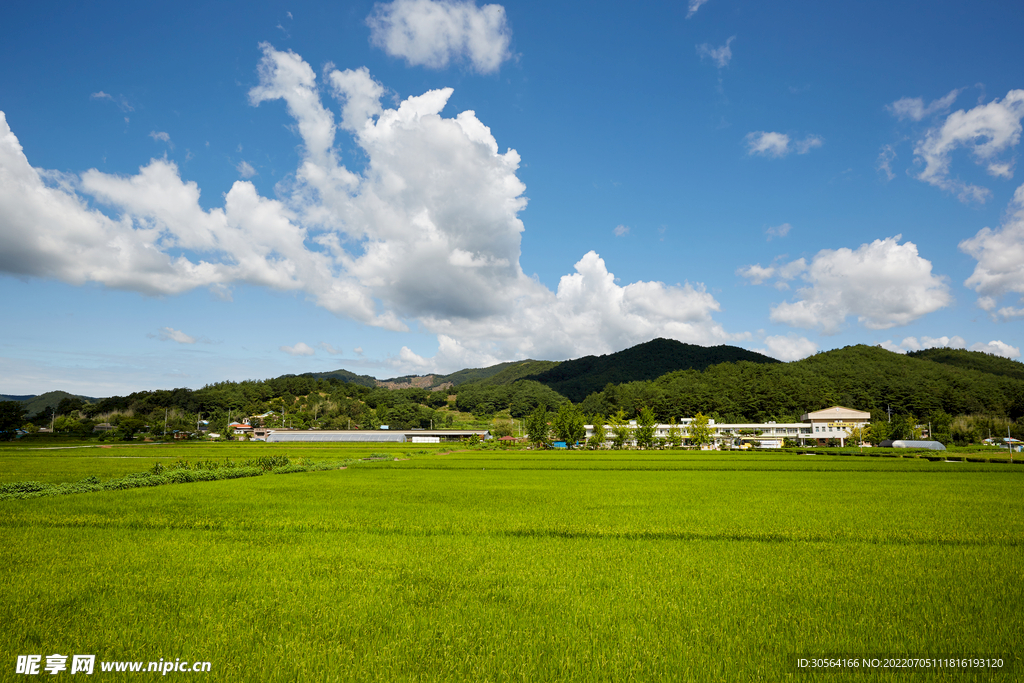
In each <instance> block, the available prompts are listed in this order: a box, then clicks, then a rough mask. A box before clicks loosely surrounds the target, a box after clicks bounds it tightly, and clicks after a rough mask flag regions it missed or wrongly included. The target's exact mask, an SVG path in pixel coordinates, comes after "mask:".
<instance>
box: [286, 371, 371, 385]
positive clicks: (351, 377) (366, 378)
mask: <svg viewBox="0 0 1024 683" xmlns="http://www.w3.org/2000/svg"><path fill="white" fill-rule="evenodd" d="M302 377H310V378H312V379H339V380H341V381H342V382H348V383H349V384H358V385H359V386H362V387H370V388H373V387H375V386H377V378H376V377H371V376H370V375H357V374H356V373H354V372H349V371H348V370H334V371H332V372H306V373H303V374H302Z"/></svg>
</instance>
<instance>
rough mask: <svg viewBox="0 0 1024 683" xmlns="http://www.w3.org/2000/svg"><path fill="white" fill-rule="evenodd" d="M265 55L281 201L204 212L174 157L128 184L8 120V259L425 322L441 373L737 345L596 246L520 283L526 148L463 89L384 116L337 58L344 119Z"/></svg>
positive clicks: (3, 247) (688, 290)
mask: <svg viewBox="0 0 1024 683" xmlns="http://www.w3.org/2000/svg"><path fill="white" fill-rule="evenodd" d="M261 47H262V50H263V58H262V60H261V61H260V64H259V68H258V74H259V83H258V85H256V87H254V88H253V89H252V90H251V92H250V93H249V97H250V102H251V104H252V105H254V106H266V104H267V103H273V102H276V101H283V103H284V105H285V107H286V108H287V111H288V113H289V115H290V116H291V117H293V118H294V120H295V123H296V126H295V130H297V132H298V134H299V136H300V138H301V140H302V146H301V149H300V157H301V158H300V162H299V166H298V168H297V169H296V170H295V172H294V173H293V174H291V175H290V176H289V180H288V181H287V182H282V183H281V184H279V185H278V198H276V199H270V198H267V197H263V196H261V195H260V194H259V192H258V191H257V189H256V187H255V186H254V185H253V184H252V183H251V182H249V181H246V180H239V181H236V182H235V183H234V185H232V187H231V189H230V190H229V191H228V192H227V193H226V194H225V195H224V204H223V206H222V207H217V208H213V209H211V210H204V209H203V208H201V206H200V204H199V198H200V188H199V187H198V186H197V184H196V183H194V182H191V181H186V180H183V179H182V177H181V175H180V172H179V169H178V167H177V166H176V165H175V164H174V163H172V162H170V161H167V160H164V159H153V160H151V161H150V162H149V163H148V164H147V165H145V166H143V167H142V168H140V169H139V172H138V173H137V174H135V175H131V176H121V175H113V174H107V173H102V172H100V171H98V170H89V171H86V172H85V173H82V174H80V175H68V174H60V173H56V172H50V171H44V170H39V169H35V168H33V167H32V166H31V165H30V164H29V162H28V159H27V158H26V157H25V154H24V152H23V151H22V148H21V146H20V144H19V143H18V140H17V138H16V137H15V135H14V133H13V132H12V131H11V130H10V128H9V127H8V125H7V121H6V118H5V117H4V115H3V114H2V113H0V270H2V271H4V272H7V273H12V274H17V275H22V276H37V277H47V278H55V279H59V280H62V281H64V282H68V283H71V284H76V285H78V284H84V283H87V282H94V283H99V284H101V285H105V286H108V287H116V288H120V289H126V290H132V291H137V292H141V293H143V294H147V295H174V294H178V293H181V292H185V291H189V290H192V289H195V288H198V287H206V288H210V289H211V290H213V291H214V292H215V293H217V294H218V295H220V296H222V297H225V298H227V297H230V295H231V287H232V286H233V285H236V284H239V283H245V284H252V285H258V286H265V287H269V288H273V289H276V290H281V291H295V292H303V293H305V294H306V295H307V296H308V297H309V298H310V299H311V300H312V301H314V302H315V303H316V304H317V305H319V306H321V307H323V308H325V309H327V310H329V311H331V312H333V313H335V314H337V315H339V316H343V317H347V318H350V319H353V320H356V321H359V322H361V323H365V324H368V325H376V326H381V327H385V328H388V329H394V330H405V329H408V328H409V324H410V323H412V322H416V323H417V324H418V325H419V327H420V329H425V330H427V331H429V332H433V333H435V334H437V335H438V340H439V352H438V355H437V356H436V357H435V359H434V361H435V363H436V364H437V367H438V369H442V368H445V367H449V368H455V367H466V366H467V365H472V364H479V363H487V362H497V361H500V360H508V359H510V358H522V357H527V356H532V357H558V358H564V357H574V356H579V355H582V354H587V353H607V352H609V351H613V350H617V349H620V348H623V347H625V346H628V345H631V344H635V343H639V342H641V341H646V340H647V339H650V338H651V337H652V336H655V335H661V336H668V337H674V338H676V339H679V340H682V341H687V342H693V343H703V344H713V343H722V342H724V341H728V340H732V339H737V338H742V337H743V335H730V334H728V333H726V332H725V330H724V329H722V327H721V326H720V325H718V324H717V323H716V322H715V321H714V320H713V318H712V314H713V313H714V312H715V311H718V310H719V304H718V302H717V301H716V300H715V299H714V297H712V296H711V295H710V294H708V293H707V292H706V291H705V290H704V288H703V286H702V285H699V284H690V283H684V284H681V285H666V284H663V283H660V282H636V283H632V284H628V285H625V286H620V285H618V284H616V283H615V278H614V276H613V274H612V273H610V272H609V271H608V269H607V266H606V264H605V262H604V261H603V259H601V258H600V256H599V255H598V254H596V253H594V252H589V253H587V254H585V255H584V256H583V257H582V258H581V259H580V260H579V262H578V263H577V264H576V266H575V272H574V273H572V274H570V275H566V276H564V277H563V278H562V279H561V282H560V283H559V285H558V288H557V291H554V292H553V291H551V290H550V289H548V288H547V287H545V286H543V285H542V284H540V283H539V282H537V281H536V280H535V279H533V278H530V277H528V276H527V275H525V274H524V273H523V271H522V268H521V267H520V263H519V257H520V237H521V233H522V231H523V223H522V221H521V220H520V219H519V213H520V212H521V211H522V210H523V208H524V207H525V205H526V198H525V197H524V196H523V193H524V191H525V186H524V185H523V183H522V182H521V181H520V180H519V178H518V177H517V175H516V173H517V170H518V168H519V163H520V159H519V155H518V154H517V153H516V152H515V150H512V149H509V150H506V151H505V152H500V151H499V148H498V144H497V142H496V140H495V139H494V137H493V136H492V134H491V131H490V130H489V129H488V128H487V126H485V125H484V124H483V123H482V122H481V121H480V120H479V119H478V118H477V117H476V115H475V114H474V113H473V112H472V111H464V112H462V113H459V114H458V115H457V116H455V117H453V118H446V117H444V116H443V115H442V111H443V110H444V108H445V106H446V104H447V102H448V99H449V97H450V96H451V94H452V91H451V89H442V90H432V91H429V92H426V93H424V94H422V95H419V96H413V97H408V98H406V99H405V100H404V101H402V102H401V103H400V104H399V105H398V106H397V107H396V108H394V109H385V108H384V107H383V106H382V105H381V97H382V96H383V94H384V87H383V86H382V85H381V84H380V83H377V82H376V81H374V80H373V78H372V76H371V75H370V73H369V72H368V71H367V70H366V69H365V68H364V69H356V70H345V71H340V70H338V69H336V68H334V67H333V66H329V67H328V68H327V69H326V70H325V73H324V74H323V81H324V82H325V83H326V86H327V90H328V92H329V93H330V94H331V95H332V96H333V97H334V99H335V100H336V101H337V103H338V105H339V110H340V122H337V121H336V118H335V113H334V112H333V111H332V110H331V109H329V108H328V107H326V106H325V105H324V102H323V99H322V86H320V85H319V84H318V81H317V75H316V74H315V73H314V71H313V69H312V68H311V67H310V66H309V65H308V64H307V63H306V62H305V61H303V60H302V58H301V57H300V56H299V55H297V54H295V53H293V52H290V51H289V52H282V51H278V50H275V49H274V48H273V47H271V46H270V45H266V44H264V45H262V46H261ZM339 132H342V133H344V134H349V135H351V136H352V139H353V140H354V141H355V143H356V144H357V145H358V146H359V147H360V148H361V150H362V151H363V153H365V157H366V160H367V161H366V163H365V166H364V167H363V168H361V169H359V170H358V171H353V170H350V169H348V168H346V167H345V166H344V165H343V164H342V163H341V160H340V154H339V152H338V148H337V147H336V145H335V137H336V136H337V135H338V133H339ZM100 208H102V209H103V210H102V211H101V210H100ZM294 348H297V347H293V349H294ZM407 355H410V358H409V361H410V363H413V362H414V361H415V359H414V358H412V356H413V355H415V354H411V352H410V353H409V354H407Z"/></svg>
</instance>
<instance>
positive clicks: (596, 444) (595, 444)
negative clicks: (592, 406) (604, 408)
mask: <svg viewBox="0 0 1024 683" xmlns="http://www.w3.org/2000/svg"><path fill="white" fill-rule="evenodd" d="M590 423H591V425H592V426H593V427H594V433H593V434H591V435H590V438H589V439H587V447H588V448H590V449H593V450H596V449H598V448H601V447H602V446H604V442H605V441H607V440H608V435H607V434H606V433H605V429H604V415H591V416H590Z"/></svg>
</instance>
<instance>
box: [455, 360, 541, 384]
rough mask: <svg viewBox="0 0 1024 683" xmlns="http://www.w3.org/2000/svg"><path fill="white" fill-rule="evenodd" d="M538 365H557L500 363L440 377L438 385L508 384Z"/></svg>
mask: <svg viewBox="0 0 1024 683" xmlns="http://www.w3.org/2000/svg"><path fill="white" fill-rule="evenodd" d="M538 363H542V364H543V363H546V364H550V365H554V364H556V363H554V362H553V361H542V360H540V361H538V360H517V361H511V362H508V363H498V364H497V365H492V366H490V367H487V368H477V369H466V370H459V371H458V372H453V373H452V374H450V375H445V376H444V377H439V378H438V379H439V380H440V382H438V383H439V384H440V383H441V382H451V383H452V384H454V385H455V386H459V385H461V384H469V383H471V382H483V383H489V384H507V383H508V382H512V381H515V380H514V379H508V378H510V377H514V378H516V379H518V378H519V377H521V376H522V373H523V372H524V368H525V369H526V370H525V372H527V373H530V372H535V371H536V370H535V368H537V367H539V366H537V364H538ZM499 378H500V379H499Z"/></svg>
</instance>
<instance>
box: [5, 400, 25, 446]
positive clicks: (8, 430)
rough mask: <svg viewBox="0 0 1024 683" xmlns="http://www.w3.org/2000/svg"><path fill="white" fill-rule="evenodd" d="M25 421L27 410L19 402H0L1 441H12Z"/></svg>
mask: <svg viewBox="0 0 1024 683" xmlns="http://www.w3.org/2000/svg"><path fill="white" fill-rule="evenodd" d="M24 420H25V409H24V408H22V407H21V402H19V401H0V441H11V440H13V439H14V437H15V436H17V432H16V431H15V430H17V429H18V428H19V427H21V423H22V422H24Z"/></svg>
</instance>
